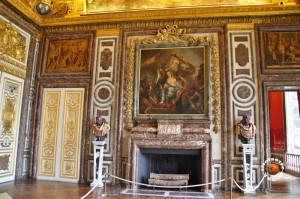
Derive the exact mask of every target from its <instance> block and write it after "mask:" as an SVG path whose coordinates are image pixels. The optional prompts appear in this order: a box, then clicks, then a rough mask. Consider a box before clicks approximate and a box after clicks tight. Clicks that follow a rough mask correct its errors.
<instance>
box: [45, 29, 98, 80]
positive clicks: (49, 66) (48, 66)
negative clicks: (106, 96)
mask: <svg viewBox="0 0 300 199" xmlns="http://www.w3.org/2000/svg"><path fill="white" fill-rule="evenodd" d="M92 41H93V35H92V34H90V33H86V34H84V33H81V34H72V35H59V37H58V36H55V35H50V36H46V37H45V38H44V43H45V49H44V56H43V57H44V60H43V65H42V75H52V74H60V75H66V74H80V75H82V74H89V72H90V65H91V53H90V52H91V49H92Z"/></svg>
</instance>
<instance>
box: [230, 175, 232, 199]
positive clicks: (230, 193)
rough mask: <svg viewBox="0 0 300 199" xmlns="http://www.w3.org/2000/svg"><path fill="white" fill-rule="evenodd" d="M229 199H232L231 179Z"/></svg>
mask: <svg viewBox="0 0 300 199" xmlns="http://www.w3.org/2000/svg"><path fill="white" fill-rule="evenodd" d="M230 199H232V177H231V178H230Z"/></svg>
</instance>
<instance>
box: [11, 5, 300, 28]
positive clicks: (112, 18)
mask: <svg viewBox="0 0 300 199" xmlns="http://www.w3.org/2000/svg"><path fill="white" fill-rule="evenodd" d="M7 2H9V3H10V4H11V5H12V6H14V7H15V8H16V9H18V10H19V11H20V12H22V13H23V14H24V15H26V16H27V17H28V18H29V19H31V20H32V21H33V22H34V23H36V24H37V25H38V26H40V27H51V26H60V25H78V24H89V23H107V22H125V21H145V20H147V21H148V20H160V19H184V18H208V17H210V18H211V17H218V18H220V17H232V16H266V15H287V14H299V13H300V5H295V4H289V5H287V4H285V5H278V4H269V5H247V6H215V7H214V6H205V7H193V8H173V9H160V10H146V11H145V10H139V11H126V12H110V13H97V14H81V15H78V13H77V15H75V14H74V13H73V14H72V13H71V14H69V15H66V16H63V17H44V16H40V15H39V14H37V12H36V11H35V10H34V9H32V8H30V7H29V6H28V5H27V6H26V5H24V3H22V2H21V0H7Z"/></svg>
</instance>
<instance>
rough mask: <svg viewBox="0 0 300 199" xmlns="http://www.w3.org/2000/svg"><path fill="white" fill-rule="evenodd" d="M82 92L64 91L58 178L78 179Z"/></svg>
mask: <svg viewBox="0 0 300 199" xmlns="http://www.w3.org/2000/svg"><path fill="white" fill-rule="evenodd" d="M83 95H84V92H83V91H68V90H67V91H65V100H64V123H63V130H62V131H63V134H62V146H61V158H60V165H61V166H60V168H61V169H60V177H64V178H75V179H77V178H78V170H79V165H78V164H77V162H79V159H80V140H81V126H82V109H83V97H84V96H83Z"/></svg>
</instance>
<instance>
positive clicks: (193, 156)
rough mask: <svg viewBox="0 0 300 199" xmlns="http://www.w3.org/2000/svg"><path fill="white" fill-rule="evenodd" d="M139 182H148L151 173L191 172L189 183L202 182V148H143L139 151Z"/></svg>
mask: <svg viewBox="0 0 300 199" xmlns="http://www.w3.org/2000/svg"><path fill="white" fill-rule="evenodd" d="M137 155H138V175H137V181H138V182H139V183H144V184H148V179H149V178H150V173H157V174H189V180H188V185H195V184H201V150H200V149H155V148H151V149H149V148H141V149H140V150H139V152H138V154H137Z"/></svg>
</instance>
